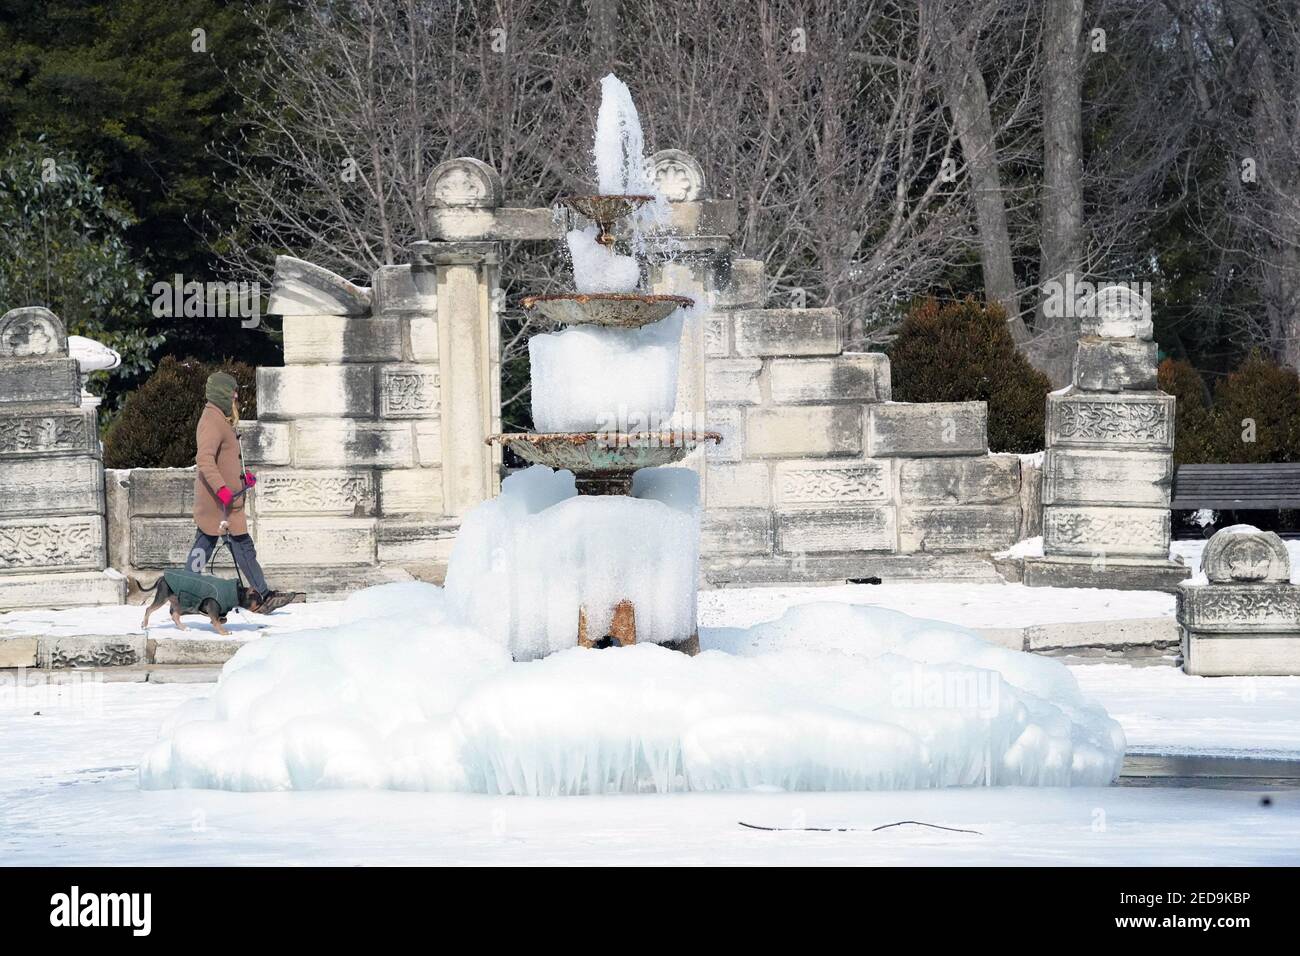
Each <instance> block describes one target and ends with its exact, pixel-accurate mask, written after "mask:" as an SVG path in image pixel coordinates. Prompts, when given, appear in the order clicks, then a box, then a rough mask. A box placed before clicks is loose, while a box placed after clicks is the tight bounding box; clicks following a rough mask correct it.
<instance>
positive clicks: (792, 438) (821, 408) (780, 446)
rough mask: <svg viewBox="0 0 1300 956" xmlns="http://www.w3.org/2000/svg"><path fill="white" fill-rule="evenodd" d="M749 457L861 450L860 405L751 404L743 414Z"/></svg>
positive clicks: (785, 456) (851, 452)
mask: <svg viewBox="0 0 1300 956" xmlns="http://www.w3.org/2000/svg"><path fill="white" fill-rule="evenodd" d="M744 453H745V455H746V457H751V458H774V457H782V458H804V457H818V456H824V455H860V454H861V453H862V407H861V406H859V405H785V406H782V407H780V408H754V409H750V410H749V411H748V412H747V413H746V416H745V451H744Z"/></svg>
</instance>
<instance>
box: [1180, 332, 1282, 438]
mask: <svg viewBox="0 0 1300 956" xmlns="http://www.w3.org/2000/svg"><path fill="white" fill-rule="evenodd" d="M1213 418H1214V427H1213V448H1212V453H1213V454H1214V455H1215V457H1214V458H1213V459H1211V460H1212V461H1225V462H1269V461H1300V377H1298V376H1297V375H1296V372H1295V370H1294V369H1290V368H1287V367H1285V366H1282V365H1278V364H1277V363H1276V362H1274V361H1272V360H1271V359H1269V358H1266V357H1265V356H1263V355H1261V354H1260V353H1259V352H1253V353H1251V354H1250V355H1249V356H1247V357H1246V359H1245V361H1243V362H1242V363H1241V364H1240V365H1238V366H1237V369H1236V371H1234V372H1233V373H1232V374H1231V375H1229V376H1228V377H1227V378H1224V379H1222V380H1220V382H1219V384H1218V385H1217V386H1216V387H1215V389H1214V416H1213ZM1175 440H1177V433H1175Z"/></svg>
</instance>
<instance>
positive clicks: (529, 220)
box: [428, 206, 563, 242]
mask: <svg viewBox="0 0 1300 956" xmlns="http://www.w3.org/2000/svg"><path fill="white" fill-rule="evenodd" d="M428 218H429V234H430V236H431V237H432V238H434V239H438V240H441V241H444V242H466V241H477V240H480V239H484V240H506V241H516V240H517V241H524V242H535V241H538V240H545V239H562V238H563V231H562V230H561V228H560V226H559V224H558V223H556V221H555V213H554V212H553V211H552V210H551V209H550V208H549V207H540V208H535V209H529V208H525V207H515V206H505V207H501V208H498V209H490V208H475V207H470V206H454V207H445V208H430V209H429V210H428Z"/></svg>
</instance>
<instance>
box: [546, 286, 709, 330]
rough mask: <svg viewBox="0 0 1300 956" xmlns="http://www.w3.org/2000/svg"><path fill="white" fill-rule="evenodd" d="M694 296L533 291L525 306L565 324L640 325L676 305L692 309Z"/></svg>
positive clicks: (656, 317)
mask: <svg viewBox="0 0 1300 956" xmlns="http://www.w3.org/2000/svg"><path fill="white" fill-rule="evenodd" d="M694 304H695V300H694V299H688V298H687V297H686V296H684V295H638V294H637V293H635V292H572V293H566V294H564V295H530V296H528V297H527V298H526V299H524V301H523V306H524V308H525V309H528V310H530V311H532V310H536V311H537V312H540V313H541V314H542V316H543V317H545V318H547V319H550V320H551V321H552V322H559V323H562V324H564V325H604V326H607V327H610V328H619V329H639V328H641V326H643V325H649V324H650V323H652V322H658V321H659V320H660V319H665V318H667V317H668V316H669V315H670V314H671V313H672V311H673V310H674V309H677V308H683V309H689V308H690V307H691V306H692V305H694Z"/></svg>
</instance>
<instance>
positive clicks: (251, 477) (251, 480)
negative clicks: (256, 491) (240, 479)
mask: <svg viewBox="0 0 1300 956" xmlns="http://www.w3.org/2000/svg"><path fill="white" fill-rule="evenodd" d="M255 484H257V475H255V474H253V473H252V472H251V471H246V472H244V487H245V488H251V487H253V485H255Z"/></svg>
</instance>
